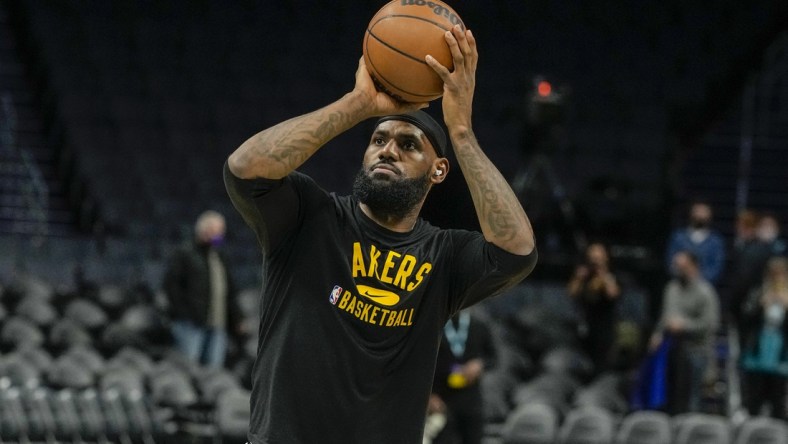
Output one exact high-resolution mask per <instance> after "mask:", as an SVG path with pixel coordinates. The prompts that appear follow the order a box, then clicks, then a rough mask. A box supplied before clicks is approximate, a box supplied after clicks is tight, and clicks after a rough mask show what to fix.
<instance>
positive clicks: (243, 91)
mask: <svg viewBox="0 0 788 444" xmlns="http://www.w3.org/2000/svg"><path fill="white" fill-rule="evenodd" d="M382 4H383V2H379V1H376V2H372V1H334V2H310V1H293V2H269V1H252V0H248V1H247V0H244V1H237V2H210V1H202V0H194V1H186V0H173V1H166V2H158V1H127V0H117V1H97V0H94V1H90V0H74V1H54V0H0V190H2V194H0V439H2V442H27V441H47V442H54V441H61V442H78V441H77V440H78V439H79V440H82V441H84V442H107V441H111V442H116V441H117V442H178V443H182V442H217V441H216V440H218V439H224V440H225V442H243V440H244V439H245V438H244V433H245V426H246V425H245V421H246V416H245V415H248V397H249V394H248V389H249V372H250V366H251V364H252V362H253V359H254V356H255V351H256V346H257V338H256V323H257V321H256V318H257V316H258V306H257V297H258V294H259V285H260V277H259V270H260V259H261V258H260V254H259V252H258V249H257V247H256V242H255V239H254V237H253V234H252V232H251V231H250V230H249V229H248V228H246V227H245V226H244V225H243V222H242V221H241V219H240V217H238V215H237V213H236V212H235V211H234V210H233V208H232V206H231V204H230V202H229V199H228V198H227V196H226V193H225V190H224V186H223V182H222V177H221V171H222V164H223V163H224V160H225V159H226V158H227V156H228V155H229V153H230V152H232V151H233V150H234V149H235V148H236V147H237V146H238V145H239V144H240V143H241V142H243V141H244V140H245V139H246V138H247V137H249V136H251V135H252V134H254V133H256V132H257V131H259V130H261V129H263V128H265V127H267V126H270V125H272V124H274V123H277V122H279V121H281V120H284V119H286V118H289V117H291V116H294V115H297V114H301V113H304V112H307V111H309V110H312V109H315V108H317V107H319V106H322V105H324V104H326V103H328V102H330V101H332V100H334V99H336V98H337V97H339V96H340V95H341V94H344V93H345V92H346V91H348V90H350V89H351V88H352V85H353V73H354V72H355V67H356V65H357V61H358V58H359V57H360V55H361V40H362V37H363V33H364V29H365V26H366V25H367V22H368V20H369V18H370V17H372V15H374V13H375V12H376V11H377V10H378V9H379V8H380V7H381V6H382ZM451 4H452V6H453V7H454V9H456V10H457V11H458V12H459V14H460V15H461V16H462V17H463V19H464V21H465V23H466V24H467V25H468V27H469V28H471V29H473V31H474V35H475V36H476V37H477V40H478V42H479V51H480V64H479V69H478V77H477V85H478V86H477V93H476V99H475V108H474V119H475V121H474V125H475V132H476V134H477V136H478V138H479V140H480V142H481V144H482V147H483V148H484V149H485V151H486V152H487V153H488V155H489V156H490V157H491V159H492V160H493V161H494V162H495V163H496V165H498V166H499V168H500V169H501V171H502V173H503V174H504V175H505V176H506V177H507V178H509V179H510V183H511V184H512V187H513V188H514V189H515V191H516V192H517V193H518V196H519V197H520V198H521V201H522V203H523V205H524V207H525V208H526V211H527V212H528V213H529V216H530V217H531V219H532V222H533V224H534V228H535V231H536V234H537V241H538V248H539V254H540V258H539V260H540V262H539V264H538V266H537V268H536V270H535V271H534V273H533V274H532V275H531V276H530V277H529V278H528V279H527V280H526V281H524V282H523V283H522V284H520V285H519V286H517V287H516V288H514V289H513V290H511V291H509V292H507V293H506V294H504V295H501V296H499V297H496V298H493V299H490V300H488V301H486V302H484V303H482V304H480V305H479V306H477V307H475V308H473V309H472V310H469V311H468V312H467V313H461V314H460V315H458V316H457V317H456V318H455V319H453V320H452V321H451V323H449V324H447V327H446V337H445V338H444V339H445V340H444V342H445V344H444V346H443V347H442V348H441V355H440V356H439V360H438V369H437V371H436V380H435V381H436V382H435V387H434V391H435V393H434V395H433V397H432V398H431V402H430V406H429V413H430V416H429V418H428V421H427V430H426V437H425V440H434V442H435V443H436V444H437V443H439V442H463V443H471V442H489V443H494V442H495V443H497V442H507V443H518V442H519V443H551V442H566V443H569V442H580V441H576V439H577V438H576V437H577V436H582V437H583V439H585V440H584V441H582V442H584V443H607V442H611V441H612V439H613V436H618V438H619V439H620V441H618V442H632V443H635V442H637V443H646V444H648V443H651V442H654V443H659V442H693V443H701V444H702V443H704V442H709V443H712V442H713V443H725V442H731V443H732V442H734V439H738V440H739V441H736V442H741V443H745V442H756V441H748V439H751V437H753V436H760V437H761V438H762V439H767V438H768V436H773V437H774V436H776V437H777V438H776V439H783V440H782V441H779V440H776V441H757V442H763V443H767V442H776V443H779V442H782V443H785V439H786V438H785V436H786V432H785V429H784V428H783V429H780V427H784V424H785V420H786V417H787V416H788V411H787V410H786V409H787V407H786V404H787V402H786V400H787V399H788V386H787V385H786V381H788V320H786V310H788V262H786V250H787V248H788V243H786V242H787V241H786V237H785V236H784V235H783V234H782V233H781V229H782V228H783V227H784V226H785V224H786V223H788V197H786V196H788V178H787V177H786V173H785V171H786V170H785V156H786V154H788V4H786V3H785V2H780V1H768V0H757V1H752V2H739V1H733V0H722V1H713V2H712V1H703V0H684V1H682V0H668V1H664V0H663V1H656V0H646V1H642V2H614V1H605V0H594V1H588V2H573V1H567V0H552V1H544V0H538V1H531V2H507V1H487V2H472V1H469V0H456V1H454V2H451ZM429 112H430V113H433V114H434V115H439V114H438V113H439V103H438V102H436V103H434V104H433V105H432V106H431V109H430V110H429ZM370 125H371V124H370ZM369 129H370V126H365V125H361V126H360V127H358V128H356V129H353V130H351V131H349V132H348V133H346V134H344V135H342V136H341V137H340V138H338V139H337V140H336V141H335V142H333V143H332V145H331V146H330V147H329V148H327V149H325V150H322V151H321V152H319V153H318V154H317V155H316V156H315V157H314V158H313V159H312V160H310V162H308V163H307V164H306V165H305V166H304V167H303V169H302V170H303V171H304V172H306V173H307V174H309V175H311V176H312V177H314V178H315V179H316V180H317V182H318V183H320V184H321V185H323V186H324V187H325V188H326V189H328V190H335V191H337V192H339V193H346V192H348V191H349V190H350V181H349V178H351V177H353V174H354V173H355V171H356V170H357V169H358V165H359V162H360V158H361V156H360V155H361V150H362V147H364V146H365V145H366V138H367V136H368V132H369ZM450 159H451V158H450ZM452 160H453V159H452ZM423 216H424V218H425V219H427V220H429V221H431V222H432V223H433V224H435V225H438V226H441V227H447V228H467V229H477V228H478V227H477V225H476V224H477V222H476V221H475V213H474V211H473V208H472V203H471V201H470V196H469V194H468V192H467V189H466V187H465V183H464V180H463V179H462V177H461V175H460V174H452V175H450V176H449V177H448V178H447V180H446V181H445V182H444V184H442V186H440V187H437V188H436V189H435V190H434V191H433V193H432V194H431V196H430V197H429V198H428V201H427V205H426V207H425V211H424V214H423ZM463 332H464V333H463ZM458 338H463V339H464V340H463V341H460V340H459V339H458ZM458 363H459V364H462V365H459V366H458V365H457V364H458ZM767 418H773V419H774V420H770V419H767ZM643 430H646V431H649V430H650V431H651V432H649V434H646V435H638V433H641V432H642V433H645V432H643ZM652 432H653V433H652ZM770 433H772V435H770ZM647 435H648V436H651V438H646V436H647ZM780 436H782V438H780ZM655 437H656V438H655ZM703 437H705V438H703ZM763 437H767V438H763ZM647 439H653V440H651V441H649V440H647ZM660 439H667V441H665V440H660ZM703 439H707V440H706V441H704V440H703ZM752 439H755V438H752ZM212 440H213V441H212ZM232 440H236V441H232ZM573 440H575V441H573Z"/></svg>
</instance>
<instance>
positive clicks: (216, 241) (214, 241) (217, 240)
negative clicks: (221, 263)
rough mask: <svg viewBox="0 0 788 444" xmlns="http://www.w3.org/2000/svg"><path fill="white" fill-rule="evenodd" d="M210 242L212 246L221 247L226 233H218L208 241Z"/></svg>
mask: <svg viewBox="0 0 788 444" xmlns="http://www.w3.org/2000/svg"><path fill="white" fill-rule="evenodd" d="M208 243H209V244H211V246H212V247H214V248H216V247H220V246H221V245H222V244H223V243H224V235H222V234H218V235H216V236H214V237H212V238H211V239H210V240H209V241H208Z"/></svg>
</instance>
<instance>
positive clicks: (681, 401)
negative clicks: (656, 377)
mask: <svg viewBox="0 0 788 444" xmlns="http://www.w3.org/2000/svg"><path fill="white" fill-rule="evenodd" d="M672 271H673V273H674V278H673V279H671V280H670V281H669V282H668V283H667V285H666V286H665V291H664V294H663V304H662V315H661V317H660V320H659V323H658V324H657V328H656V329H655V332H654V334H653V335H652V337H651V343H650V348H651V349H652V350H655V349H657V348H658V347H659V346H660V345H661V344H662V341H664V340H666V339H667V338H670V340H671V342H672V350H671V353H670V358H669V364H668V365H669V371H668V373H669V377H668V379H669V381H670V382H669V384H670V386H669V387H668V409H669V410H670V413H673V414H676V413H683V412H687V411H692V412H698V411H700V410H701V392H702V387H703V383H704V378H705V375H706V372H707V370H708V368H709V363H710V358H711V356H712V351H713V344H714V336H715V333H716V332H717V329H718V328H719V302H718V297H717V293H716V291H715V290H714V287H713V286H712V285H711V283H709V281H707V280H706V279H705V278H704V277H703V275H702V274H701V272H700V266H699V263H698V259H697V258H696V257H695V255H693V254H692V253H691V252H688V251H680V252H678V253H676V255H675V256H674V257H673V266H672Z"/></svg>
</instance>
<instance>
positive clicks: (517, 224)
mask: <svg viewBox="0 0 788 444" xmlns="http://www.w3.org/2000/svg"><path fill="white" fill-rule="evenodd" d="M452 142H453V144H454V149H455V153H456V155H457V161H458V162H459V164H460V168H461V169H462V172H463V175H464V176H465V180H466V182H467V183H468V188H469V190H470V192H471V198H472V199H473V204H474V207H475V208H476V215H477V217H478V218H479V224H480V225H481V229H482V233H483V234H484V236H485V238H486V239H487V240H488V241H490V242H492V243H494V244H496V245H497V246H499V247H501V248H502V249H504V250H507V251H509V252H511V253H515V254H528V253H530V252H531V251H532V250H533V248H534V235H533V230H532V228H531V223H530V222H529V220H528V216H527V215H526V214H525V211H524V210H523V208H522V205H520V201H519V200H518V199H517V196H516V195H515V194H514V191H512V188H511V187H510V186H509V184H508V182H506V179H505V178H504V177H503V175H502V174H501V173H500V171H498V169H497V168H496V167H495V165H493V163H492V162H491V161H490V159H489V158H487V156H486V155H485V154H484V152H483V151H482V150H481V148H480V147H479V144H478V142H477V141H476V137H475V136H474V134H473V132H472V131H470V130H468V131H465V132H462V133H460V134H453V137H452Z"/></svg>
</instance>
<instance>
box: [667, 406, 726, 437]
mask: <svg viewBox="0 0 788 444" xmlns="http://www.w3.org/2000/svg"><path fill="white" fill-rule="evenodd" d="M674 421H676V425H675V427H674V429H675V431H676V432H675V433H676V439H675V443H676V444H731V442H732V439H731V438H732V437H731V424H730V422H728V420H727V419H726V418H724V417H721V416H715V415H708V414H703V413H686V414H683V415H677V417H674Z"/></svg>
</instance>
